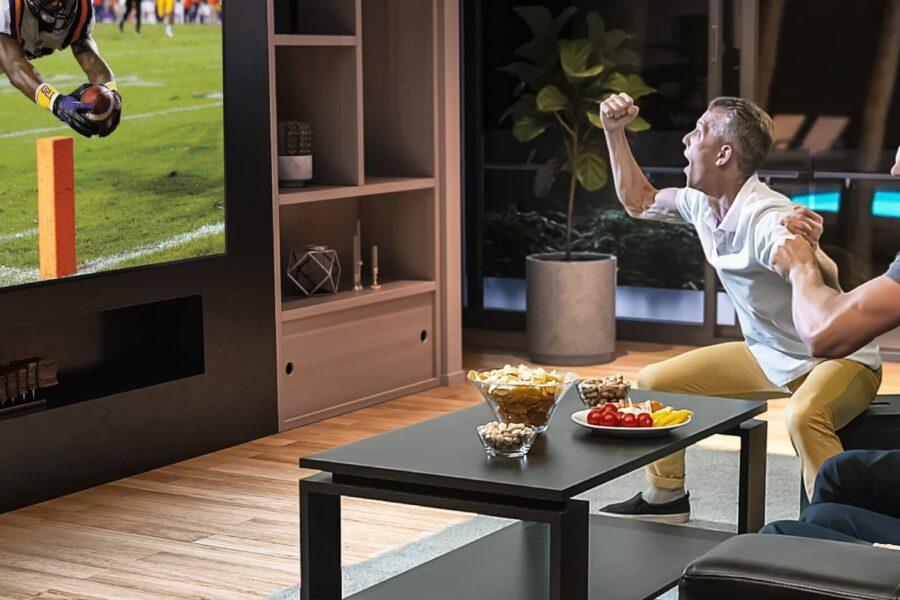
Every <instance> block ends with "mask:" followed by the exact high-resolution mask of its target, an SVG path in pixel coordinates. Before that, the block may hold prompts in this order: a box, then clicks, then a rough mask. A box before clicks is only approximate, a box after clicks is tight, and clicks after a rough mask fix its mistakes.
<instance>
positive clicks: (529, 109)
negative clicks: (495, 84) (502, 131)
mask: <svg viewBox="0 0 900 600" xmlns="http://www.w3.org/2000/svg"><path fill="white" fill-rule="evenodd" d="M536 111H537V104H535V99H534V94H523V95H522V96H520V97H519V99H518V100H516V102H515V103H514V104H513V105H512V106H510V107H509V108H507V109H506V112H504V113H503V114H502V115H501V116H500V123H502V122H503V121H505V120H506V118H507V117H512V120H513V122H515V121H518V120H519V119H521V118H522V117H524V116H526V115H529V114H532V113H534V112H536Z"/></svg>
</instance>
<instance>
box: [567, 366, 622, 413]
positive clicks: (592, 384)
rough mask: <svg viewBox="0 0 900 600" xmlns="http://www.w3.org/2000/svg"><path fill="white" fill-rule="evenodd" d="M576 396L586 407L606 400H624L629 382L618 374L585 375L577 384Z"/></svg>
mask: <svg viewBox="0 0 900 600" xmlns="http://www.w3.org/2000/svg"><path fill="white" fill-rule="evenodd" d="M576 387H577V389H578V397H579V398H581V402H582V404H584V405H585V406H586V407H587V408H593V407H595V406H598V405H601V404H606V403H607V402H620V401H621V402H625V401H626V400H627V399H628V394H630V393H631V382H629V381H626V380H625V378H624V377H622V376H621V375H619V374H616V375H613V376H611V377H585V378H584V379H579V380H578V384H577V386H576Z"/></svg>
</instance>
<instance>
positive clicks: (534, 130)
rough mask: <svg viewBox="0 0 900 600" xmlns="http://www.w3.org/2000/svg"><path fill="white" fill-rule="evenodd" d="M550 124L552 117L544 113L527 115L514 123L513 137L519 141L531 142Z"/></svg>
mask: <svg viewBox="0 0 900 600" xmlns="http://www.w3.org/2000/svg"><path fill="white" fill-rule="evenodd" d="M549 126H550V119H548V118H546V117H544V116H543V115H526V116H524V117H522V118H521V119H519V120H518V121H516V122H515V124H514V125H513V137H515V138H516V140H517V141H519V142H530V141H531V140H533V139H535V138H537V137H539V136H540V135H541V134H542V133H544V131H546V130H547V127H549Z"/></svg>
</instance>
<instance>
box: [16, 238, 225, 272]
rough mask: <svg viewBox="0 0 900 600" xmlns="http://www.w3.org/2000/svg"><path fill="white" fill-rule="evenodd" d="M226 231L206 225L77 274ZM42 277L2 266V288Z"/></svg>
mask: <svg viewBox="0 0 900 600" xmlns="http://www.w3.org/2000/svg"><path fill="white" fill-rule="evenodd" d="M35 231H36V230H35ZM224 231H225V224H224V223H208V224H206V225H203V226H202V227H199V228H197V229H195V230H194V231H188V232H187V233H182V234H179V235H176V236H174V237H170V238H169V239H167V240H163V241H161V242H156V243H154V244H145V245H143V246H138V247H137V248H135V249H134V250H131V251H129V252H123V253H121V254H112V255H110V256H101V257H99V258H95V259H94V260H90V261H87V262H85V263H82V264H81V265H80V266H79V267H78V273H77V274H78V275H85V274H87V273H97V272H98V271H110V270H112V269H115V268H116V267H117V266H118V265H120V264H122V263H124V262H128V261H131V260H135V259H137V258H142V257H144V256H150V255H151V254H156V253H158V252H162V251H163V250H170V249H172V248H176V247H178V246H181V245H183V244H187V243H188V242H192V241H194V240H198V239H200V238H204V237H209V236H212V235H218V234H220V233H222V232H224ZM40 277H41V274H40V271H39V270H38V269H20V268H17V267H4V266H0V286H10V285H19V284H22V283H31V282H34V281H37V280H39V279H40Z"/></svg>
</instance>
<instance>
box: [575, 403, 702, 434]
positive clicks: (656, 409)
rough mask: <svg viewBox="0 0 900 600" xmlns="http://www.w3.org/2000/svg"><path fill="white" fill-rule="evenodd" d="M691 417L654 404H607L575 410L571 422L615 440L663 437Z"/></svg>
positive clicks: (681, 411) (687, 412)
mask: <svg viewBox="0 0 900 600" xmlns="http://www.w3.org/2000/svg"><path fill="white" fill-rule="evenodd" d="M693 415H694V413H693V412H691V411H689V410H687V409H686V408H685V409H680V410H679V409H676V408H674V407H672V406H663V405H662V403H660V402H657V401H655V400H647V401H646V402H641V403H639V404H635V403H633V402H631V401H629V402H627V403H616V402H610V403H607V404H604V405H602V406H596V407H594V408H590V409H585V410H579V411H578V412H576V413H575V414H573V415H572V420H573V421H575V422H576V423H578V424H579V425H581V426H582V427H585V428H586V429H590V430H591V431H593V432H595V433H600V434H603V435H611V436H616V437H652V436H656V435H664V434H666V433H668V432H670V431H673V430H675V429H678V428H679V427H684V426H685V425H687V424H688V423H690V422H691V417H693Z"/></svg>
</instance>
